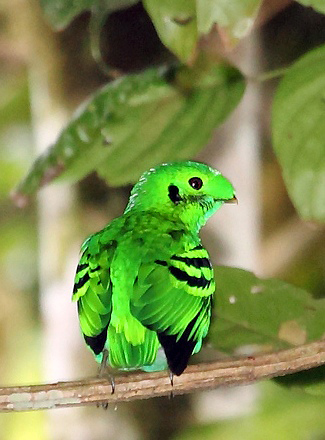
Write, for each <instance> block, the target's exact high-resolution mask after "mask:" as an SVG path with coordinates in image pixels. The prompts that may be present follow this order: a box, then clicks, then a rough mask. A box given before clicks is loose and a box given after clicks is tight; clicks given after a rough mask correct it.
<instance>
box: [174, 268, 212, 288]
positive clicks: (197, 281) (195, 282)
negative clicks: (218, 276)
mask: <svg viewBox="0 0 325 440" xmlns="http://www.w3.org/2000/svg"><path fill="white" fill-rule="evenodd" d="M168 270H169V272H170V273H171V274H172V275H173V276H174V277H175V278H176V279H177V280H178V281H185V282H186V283H187V284H188V285H189V286H190V287H200V288H202V289H205V288H207V287H209V286H210V284H211V280H207V279H206V278H205V277H204V276H203V275H201V276H200V277H195V276H192V275H189V274H188V273H187V272H186V271H185V270H182V269H179V268H178V267H174V266H169V267H168Z"/></svg>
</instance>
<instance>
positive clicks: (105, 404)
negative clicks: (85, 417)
mask: <svg viewBox="0 0 325 440" xmlns="http://www.w3.org/2000/svg"><path fill="white" fill-rule="evenodd" d="M107 360H108V350H106V349H104V350H103V357H102V361H101V363H100V367H99V371H98V377H99V378H100V379H102V378H106V379H109V380H110V382H111V387H112V391H111V394H114V393H115V381H114V377H113V376H112V375H111V374H109V373H107V372H106V365H107ZM96 406H97V408H103V409H107V408H108V402H102V403H97V404H96Z"/></svg>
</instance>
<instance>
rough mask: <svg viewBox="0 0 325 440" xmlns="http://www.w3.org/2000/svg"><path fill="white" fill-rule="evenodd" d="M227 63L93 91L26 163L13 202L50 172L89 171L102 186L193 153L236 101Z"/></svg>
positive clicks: (238, 79) (150, 74)
mask: <svg viewBox="0 0 325 440" xmlns="http://www.w3.org/2000/svg"><path fill="white" fill-rule="evenodd" d="M243 90H244V83H243V79H242V76H241V75H240V73H239V72H238V71H237V70H236V69H234V68H231V67H229V66H224V65H219V66H216V65H213V66H212V67H210V68H209V69H207V70H204V69H203V70H202V68H201V69H199V68H198V69H196V70H190V69H187V68H178V69H173V70H171V69H169V70H168V69H164V68H153V69H149V70H146V71H144V72H143V73H140V74H138V75H128V76H125V77H123V78H121V79H119V80H117V81H114V82H112V83H110V84H108V85H107V86H105V87H104V88H103V89H101V90H100V91H99V92H98V93H96V95H95V96H94V97H93V98H92V99H91V100H90V102H89V103H88V105H87V106H86V107H85V108H84V109H83V110H82V111H81V112H79V113H78V116H76V117H75V119H74V120H72V121H71V122H70V123H69V125H68V126H67V127H66V128H65V129H64V130H63V131H62V133H61V135H60V137H59V138H58V140H57V142H56V143H55V145H53V146H52V147H51V148H49V149H48V150H47V151H46V152H45V153H44V154H43V155H42V156H40V157H39V158H38V159H37V160H36V161H35V163H34V164H33V165H32V167H31V169H30V171H29V173H28V175H27V176H26V178H25V179H24V180H23V181H22V182H21V184H20V185H19V188H18V190H17V192H16V195H15V196H16V199H17V200H18V199H19V200H20V202H23V199H22V198H24V197H26V196H29V195H31V194H32V193H34V192H35V191H36V190H37V189H38V188H39V187H40V186H42V185H44V184H46V183H48V182H50V181H51V180H53V179H54V178H55V177H57V176H58V175H60V174H61V175H62V177H70V178H71V179H72V180H74V181H76V180H77V179H80V178H81V177H83V176H85V175H86V174H88V173H90V172H91V171H93V170H97V171H98V172H99V174H100V175H101V176H102V177H104V178H105V179H106V180H107V181H108V183H109V184H110V185H123V184H127V183H131V182H134V181H135V180H136V179H137V178H138V177H139V176H140V174H141V173H142V172H143V171H144V170H146V169H148V168H149V167H150V166H153V165H156V164H158V163H160V162H164V161H170V160H174V159H185V158H189V157H191V156H193V155H194V154H195V153H196V152H198V151H199V150H200V149H201V148H202V147H203V146H204V144H205V143H206V142H207V141H208V139H209V137H210V135H211V133H212V131H213V129H214V128H215V127H216V126H217V125H218V124H220V123H221V122H222V121H223V120H224V119H225V118H226V116H227V115H228V114H229V112H230V111H231V110H232V109H233V108H234V107H235V105H236V104H237V103H238V101H239V100H240V98H241V96H242V94H243Z"/></svg>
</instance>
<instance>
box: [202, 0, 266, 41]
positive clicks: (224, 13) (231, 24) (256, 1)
mask: <svg viewBox="0 0 325 440" xmlns="http://www.w3.org/2000/svg"><path fill="white" fill-rule="evenodd" d="M260 3H261V0H196V7H197V25H198V32H199V34H207V33H208V32H210V30H211V28H212V26H213V25H214V24H215V23H217V24H218V25H219V26H220V27H221V28H223V29H224V30H226V31H227V35H228V38H229V39H231V40H239V39H241V38H243V37H244V36H245V35H247V34H248V32H249V31H250V30H251V28H252V26H253V24H254V21H255V18H256V15H257V12H258V9H259V6H260Z"/></svg>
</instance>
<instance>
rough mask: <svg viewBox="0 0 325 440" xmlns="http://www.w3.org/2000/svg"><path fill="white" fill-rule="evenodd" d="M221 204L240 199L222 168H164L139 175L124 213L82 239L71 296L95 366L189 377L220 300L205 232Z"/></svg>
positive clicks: (176, 164)
mask: <svg viewBox="0 0 325 440" xmlns="http://www.w3.org/2000/svg"><path fill="white" fill-rule="evenodd" d="M224 203H237V198H236V195H235V190H234V187H233V186H232V184H231V183H230V182H229V180H227V179H226V178H225V177H224V176H223V175H222V174H221V173H220V172H219V171H217V170H215V169H213V168H211V167H210V166H208V165H206V164H203V163H199V162H193V161H179V162H171V163H163V164H161V165H158V166H156V167H154V168H151V169H149V170H148V171H146V172H144V174H143V175H142V176H141V177H140V179H139V181H138V182H137V183H136V184H135V185H134V187H133V189H132V191H131V194H130V198H129V201H128V204H127V206H126V209H125V211H124V213H123V214H122V215H121V216H120V217H117V218H115V219H114V220H113V221H112V222H111V223H109V224H108V225H107V226H105V227H104V228H103V229H102V230H100V231H99V232H96V233H94V234H92V235H90V236H89V237H88V238H87V239H86V240H85V241H84V243H83V244H82V247H81V258H80V261H79V264H78V266H77V270H76V275H75V284H74V289H73V297H72V299H73V301H76V302H77V309H78V316H79V322H80V327H81V331H82V333H83V337H84V340H85V342H86V344H87V346H88V347H89V348H90V350H91V351H92V352H93V354H94V356H95V359H96V360H97V362H99V363H101V364H102V365H103V363H104V364H106V363H107V362H108V364H109V365H110V366H111V367H112V368H117V369H121V370H135V369H142V370H144V371H159V370H164V369H167V368H168V369H169V371H170V374H171V375H172V376H173V375H174V374H175V375H176V376H179V375H181V374H182V373H183V371H184V370H185V369H186V367H187V365H188V363H189V360H190V357H191V356H192V354H195V353H197V352H199V351H200V349H201V346H202V341H203V339H204V338H205V337H206V335H207V333H208V329H209V325H210V320H211V310H212V304H213V297H214V294H215V281H214V275H213V268H212V265H211V262H210V257H209V254H208V252H207V250H206V249H205V248H204V247H203V246H202V243H201V240H200V237H199V232H200V229H201V227H202V226H203V225H204V224H205V223H206V221H207V220H208V218H209V217H210V216H211V215H212V214H214V213H215V212H216V211H217V210H218V209H219V208H220V207H221V206H222V205H223V204H224ZM104 367H106V365H104Z"/></svg>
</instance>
